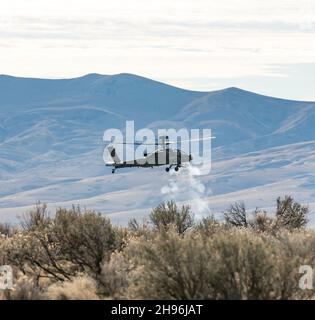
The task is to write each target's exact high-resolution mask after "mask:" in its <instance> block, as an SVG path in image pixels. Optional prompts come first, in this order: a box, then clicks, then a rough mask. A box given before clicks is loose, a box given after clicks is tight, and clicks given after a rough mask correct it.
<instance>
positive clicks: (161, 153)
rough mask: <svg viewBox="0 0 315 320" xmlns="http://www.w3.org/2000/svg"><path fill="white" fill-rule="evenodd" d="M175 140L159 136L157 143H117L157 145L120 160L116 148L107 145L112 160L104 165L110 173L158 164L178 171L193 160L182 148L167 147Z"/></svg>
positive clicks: (156, 165)
mask: <svg viewBox="0 0 315 320" xmlns="http://www.w3.org/2000/svg"><path fill="white" fill-rule="evenodd" d="M210 139H214V137H209V138H204V139H195V140H184V141H181V142H187V141H200V140H210ZM176 143H177V142H171V141H169V137H168V136H162V137H160V142H157V143H140V142H139V143H138V142H135V143H125V142H124V143H119V144H132V145H155V146H158V148H157V149H156V150H154V151H153V152H151V153H149V154H148V153H147V151H144V153H143V157H141V158H139V159H134V160H129V161H121V160H120V159H119V157H118V155H117V153H116V149H115V148H114V147H113V146H108V147H107V149H108V151H109V153H110V156H111V158H112V160H113V161H110V162H106V164H105V165H106V166H111V167H113V169H112V173H115V170H116V169H121V168H135V167H137V168H153V167H159V166H167V167H166V168H165V171H166V172H169V171H170V169H171V168H172V167H174V170H175V171H178V170H179V168H181V167H183V166H184V165H185V164H187V163H189V162H190V161H192V160H193V157H192V155H191V154H187V153H185V152H184V151H182V150H178V149H172V148H170V147H169V145H170V144H176Z"/></svg>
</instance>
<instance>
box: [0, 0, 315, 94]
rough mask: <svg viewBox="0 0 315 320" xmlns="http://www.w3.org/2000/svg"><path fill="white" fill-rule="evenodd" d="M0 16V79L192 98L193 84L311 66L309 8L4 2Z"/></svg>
mask: <svg viewBox="0 0 315 320" xmlns="http://www.w3.org/2000/svg"><path fill="white" fill-rule="evenodd" d="M0 11H1V17H0V39H1V41H0V44H1V46H2V47H3V48H6V50H1V51H0V69H1V70H2V72H5V73H9V74H20V75H33V76H53V77H56V76H75V75H79V74H83V73H87V72H99V73H118V72H131V73H138V74H142V75H144V76H149V77H153V78H157V79H159V80H162V81H165V80H167V79H171V78H178V79H179V78H181V79H183V84H184V83H188V82H189V81H190V82H191V83H192V87H194V88H195V87H196V86H198V85H200V83H201V82H200V81H197V82H194V81H195V80H194V79H207V78H212V79H219V80H220V79H221V80H222V81H223V82H224V81H225V80H228V79H236V78H238V79H239V78H242V77H243V78H244V77H259V76H261V77H269V76H273V75H274V76H275V75H278V74H279V71H277V70H275V69H270V68H268V66H270V65H279V66H281V65H283V64H301V63H310V64H312V63H315V42H314V33H315V3H314V1H309V0H301V1H299V2H298V3H297V2H296V1H295V0H294V1H293V0H279V1H277V2H274V1H272V0H266V1H264V2H262V1H260V0H235V1H233V2H231V1H230V0H221V1H220V2H217V1H216V2H215V1H207V0H199V1H193V0H173V1H166V0H161V1H147V0H134V1H132V2H131V1H127V0H126V1H124V0H117V1H109V2H108V1H106V2H105V1H101V0H90V1H88V2H87V1H83V0H76V1H72V0H68V1H66V2H65V1H61V0H55V1H41V0H40V1H39V0H28V1H27V2H26V1H22V0H11V1H10V2H7V3H5V4H4V3H2V4H0ZM285 72H287V71H286V70H283V74H285ZM184 79H190V80H184ZM185 81H186V82H185ZM222 81H221V82H222ZM216 82H218V81H216ZM219 82H220V81H219ZM176 84H177V82H176ZM297 85H299V84H298V83H297Z"/></svg>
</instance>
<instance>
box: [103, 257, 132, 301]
mask: <svg viewBox="0 0 315 320" xmlns="http://www.w3.org/2000/svg"><path fill="white" fill-rule="evenodd" d="M135 270H136V267H135V265H134V264H133V263H132V261H131V260H130V259H129V258H128V256H127V255H126V254H124V253H123V252H114V253H113V254H112V256H111V259H110V261H108V262H106V263H105V264H104V265H103V269H102V286H103V294H104V295H105V296H107V297H110V298H111V299H122V298H126V297H127V296H126V290H127V289H128V288H129V287H130V286H131V285H132V283H133V282H134V280H135V274H136V273H135Z"/></svg>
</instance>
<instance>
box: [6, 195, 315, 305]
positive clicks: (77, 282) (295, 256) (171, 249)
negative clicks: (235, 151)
mask: <svg viewBox="0 0 315 320" xmlns="http://www.w3.org/2000/svg"><path fill="white" fill-rule="evenodd" d="M307 215H308V208H307V207H306V206H303V205H300V204H298V203H296V202H295V201H294V200H293V199H292V198H291V197H285V198H283V199H280V198H279V199H278V200H277V208H276V212H275V213H273V214H268V213H267V212H265V211H261V210H258V209H257V210H256V211H255V212H253V213H248V212H247V211H246V208H245V205H244V204H243V203H236V204H234V205H232V206H231V207H230V209H229V210H227V211H226V212H225V213H224V215H223V219H221V220H216V219H214V217H212V216H208V217H205V218H204V219H203V220H201V221H196V220H195V219H194V216H193V213H192V212H191V210H190V208H189V207H187V206H183V207H178V206H176V204H175V203H173V202H168V203H164V204H161V205H159V206H158V207H157V208H155V209H153V210H152V212H151V214H150V215H149V216H148V220H147V221H142V222H139V221H136V220H131V221H130V223H129V225H128V227H117V226H114V225H112V224H111V222H110V220H109V219H108V218H106V217H104V216H102V215H100V214H98V213H96V212H93V211H89V210H81V209H80V208H79V207H73V208H72V209H70V210H69V209H62V208H61V209H59V210H57V211H56V212H55V213H54V214H53V215H50V214H49V212H48V210H47V208H46V206H45V205H44V204H37V206H36V207H35V208H34V210H32V211H31V212H29V213H27V214H26V215H25V216H24V218H23V219H22V221H21V223H20V225H19V226H9V225H0V233H1V237H0V265H4V264H8V265H11V266H12V267H13V269H14V279H15V282H14V288H13V289H12V290H5V291H2V292H1V291H0V299H312V298H314V297H315V294H314V291H313V290H302V289H300V288H299V279H300V277H301V274H299V267H300V266H301V265H310V266H315V252H314V248H315V232H314V231H313V230H312V229H308V228H307Z"/></svg>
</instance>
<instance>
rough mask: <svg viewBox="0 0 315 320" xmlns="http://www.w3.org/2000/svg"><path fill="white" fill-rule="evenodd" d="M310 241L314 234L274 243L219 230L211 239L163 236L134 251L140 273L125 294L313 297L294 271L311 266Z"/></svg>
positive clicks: (261, 235) (265, 237)
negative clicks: (301, 286) (299, 285)
mask: <svg viewBox="0 0 315 320" xmlns="http://www.w3.org/2000/svg"><path fill="white" fill-rule="evenodd" d="M305 241H309V243H310V244H309V245H308V246H307V248H305V246H304V247H303V245H302V244H303V242H305ZM314 241H315V236H314V233H313V232H306V231H305V232H296V233H294V234H292V233H290V232H288V231H286V232H284V233H282V234H280V235H278V237H277V238H276V237H273V236H271V235H268V234H264V233H257V232H255V231H254V230H252V229H246V228H230V229H229V230H221V231H219V232H217V233H215V234H213V235H212V237H210V238H205V237H204V236H202V235H201V234H198V233H189V234H186V235H185V236H184V237H182V236H179V235H178V233H177V232H174V231H169V232H164V233H161V234H159V235H158V236H157V238H156V239H155V240H154V241H149V242H145V243H138V244H137V246H136V251H132V257H133V262H134V263H135V264H137V265H138V266H139V267H141V272H139V273H138V279H137V281H135V282H134V283H133V284H132V285H131V286H130V287H129V288H128V295H129V297H130V298H138V299H296V298H311V297H312V296H313V294H314V293H313V292H309V291H304V290H301V289H299V288H298V283H299V276H300V275H299V273H298V272H299V266H300V265H302V264H311V263H312V262H314V261H313V260H314V252H313V250H312V245H314ZM127 250H128V249H127ZM135 252H136V253H135Z"/></svg>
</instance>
